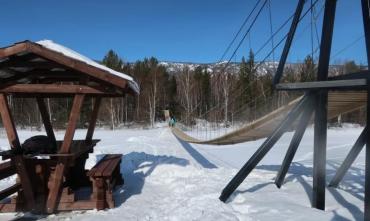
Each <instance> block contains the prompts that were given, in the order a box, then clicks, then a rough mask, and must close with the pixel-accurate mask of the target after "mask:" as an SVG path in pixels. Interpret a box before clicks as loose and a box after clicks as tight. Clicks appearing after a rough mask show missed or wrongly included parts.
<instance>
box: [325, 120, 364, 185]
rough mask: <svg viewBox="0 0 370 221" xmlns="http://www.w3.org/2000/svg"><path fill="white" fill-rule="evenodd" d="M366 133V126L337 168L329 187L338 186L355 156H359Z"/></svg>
mask: <svg viewBox="0 0 370 221" xmlns="http://www.w3.org/2000/svg"><path fill="white" fill-rule="evenodd" d="M367 132H368V126H366V127H365V128H364V130H363V131H362V132H361V135H360V136H359V137H358V139H357V140H356V142H355V144H354V145H353V147H352V148H351V150H350V151H349V153H348V155H347V156H346V158H345V159H344V161H343V163H342V164H341V165H340V167H339V168H338V170H337V172H336V173H335V175H334V177H333V179H332V180H331V181H330V183H329V186H330V187H337V186H338V184H339V182H340V181H341V180H342V179H343V177H344V175H345V174H346V172H347V171H348V169H349V168H350V167H351V165H352V164H353V162H354V161H355V160H356V158H357V156H358V155H359V154H360V152H361V150H362V148H363V147H364V145H365V143H366V136H367Z"/></svg>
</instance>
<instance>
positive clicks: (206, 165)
mask: <svg viewBox="0 0 370 221" xmlns="http://www.w3.org/2000/svg"><path fill="white" fill-rule="evenodd" d="M175 137H176V136H175ZM176 139H177V140H178V141H179V143H180V144H181V146H182V147H183V148H184V149H185V150H186V151H187V152H188V153H189V154H190V156H191V157H193V158H194V160H196V161H197V162H198V163H199V164H200V165H201V166H202V167H203V168H206V169H215V168H217V166H216V165H214V164H213V163H211V162H210V161H209V160H207V158H205V157H204V156H203V155H202V154H201V153H199V151H197V150H196V149H194V147H192V146H191V144H189V143H187V142H185V141H182V140H180V139H179V138H177V137H176Z"/></svg>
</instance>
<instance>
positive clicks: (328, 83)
mask: <svg viewBox="0 0 370 221" xmlns="http://www.w3.org/2000/svg"><path fill="white" fill-rule="evenodd" d="M360 1H361V7H362V19H363V27H364V35H362V36H360V37H358V38H356V40H354V41H353V42H351V43H350V44H349V45H346V46H345V47H344V48H342V49H340V50H338V51H337V52H336V53H334V55H332V56H331V48H332V39H333V30H334V21H335V14H336V7H337V0H324V1H323V4H322V7H319V8H320V9H319V10H317V7H318V3H319V2H320V1H319V0H316V1H313V0H311V1H308V0H307V1H306V0H299V1H298V4H297V7H296V9H295V12H294V13H293V14H292V15H290V16H288V18H287V19H286V20H285V21H284V22H283V23H282V24H281V25H280V26H279V27H278V28H277V29H276V31H275V32H274V31H273V28H272V22H271V20H272V19H271V2H270V0H260V1H257V2H256V4H255V5H254V6H253V7H252V10H251V12H250V13H249V14H248V16H247V17H246V19H245V20H244V21H243V24H242V26H241V27H240V29H239V30H238V32H237V33H236V35H235V36H234V38H233V40H232V41H231V42H230V44H229V45H228V46H227V48H226V50H225V52H224V53H223V54H222V56H221V59H220V61H222V60H224V58H225V56H226V55H227V53H228V52H229V51H230V49H231V48H232V46H233V45H234V44H235V43H236V39H237V38H238V36H239V38H241V39H240V41H239V42H238V43H236V46H235V49H234V51H232V53H231V56H230V58H229V59H228V60H227V62H226V63H225V65H224V67H223V69H222V70H221V71H220V73H219V75H218V76H217V77H219V76H221V75H222V74H224V73H225V72H226V71H227V67H228V66H229V64H230V63H231V61H232V59H233V58H234V57H235V55H236V54H237V51H238V50H239V48H240V47H241V45H242V44H243V42H244V41H245V39H246V38H247V36H249V37H250V34H251V32H252V28H253V26H254V25H255V23H256V21H257V19H258V18H259V16H260V15H261V12H262V11H263V9H265V8H267V7H268V9H269V10H268V12H269V24H270V29H269V30H270V37H269V38H268V39H267V41H266V42H264V43H263V44H262V46H261V47H260V48H259V49H258V50H257V54H258V53H260V52H261V51H263V49H264V48H265V47H266V46H267V45H268V44H269V43H271V50H270V51H269V52H268V53H267V55H266V56H265V57H264V58H263V59H262V60H261V62H259V64H257V65H256V67H255V70H257V69H258V68H259V67H260V66H261V65H263V64H264V63H265V62H266V60H267V59H268V58H270V57H271V56H272V57H273V59H274V56H275V53H276V52H275V51H276V49H277V48H278V47H279V46H280V45H281V44H282V43H284V42H285V44H284V47H283V49H282V51H281V56H280V60H279V64H278V66H277V67H274V68H275V73H274V76H273V79H272V85H273V88H272V89H271V88H267V89H265V90H264V91H263V93H262V94H261V95H259V96H256V97H255V98H254V100H252V101H251V102H249V103H248V104H246V105H245V106H243V107H241V108H240V110H237V111H236V112H238V113H239V115H240V116H239V118H242V117H244V118H246V119H248V120H247V121H246V122H244V123H242V124H240V125H239V126H238V127H231V129H225V130H224V133H222V134H221V133H220V131H221V130H220V128H221V127H226V122H225V123H224V124H218V123H217V122H219V121H220V119H217V118H213V119H211V120H208V119H206V116H208V115H211V114H210V113H212V111H214V110H220V109H223V107H222V104H218V105H215V106H214V107H212V108H211V109H210V110H208V111H207V112H206V113H203V114H202V115H201V116H199V117H198V118H199V119H202V117H204V118H205V119H206V121H207V122H206V123H205V125H206V126H205V127H204V128H205V129H206V130H207V131H209V132H212V131H213V132H214V133H216V135H206V136H205V137H204V136H203V138H200V137H199V136H196V135H197V134H198V133H199V132H198V130H199V125H198V123H196V124H195V127H197V128H196V132H194V130H193V129H194V128H193V125H191V126H190V128H189V126H188V125H189V122H180V123H179V124H178V126H176V127H173V128H172V132H173V134H174V135H175V136H176V137H177V138H179V139H181V140H183V141H185V142H189V143H196V144H211V145H227V144H235V143H242V142H247V141H252V140H256V139H261V138H266V140H265V141H264V142H263V143H262V145H261V146H260V147H259V148H258V149H257V151H256V152H255V153H254V154H253V155H252V156H251V157H250V158H249V159H248V161H247V162H246V163H245V165H244V166H243V167H242V168H241V169H240V171H239V172H238V173H237V174H236V175H235V176H234V178H233V179H232V180H231V181H230V182H229V183H228V184H227V185H226V187H225V188H224V190H223V191H222V193H221V195H220V200H221V201H223V202H227V200H228V198H229V197H230V196H231V194H233V192H234V191H235V190H236V189H237V188H238V186H239V185H240V184H241V183H242V182H243V181H244V180H245V179H246V178H247V176H248V175H249V174H250V172H251V171H252V170H253V169H254V168H255V167H256V166H257V164H258V163H259V162H260V161H261V160H262V159H263V158H264V156H265V155H266V154H267V153H268V152H269V151H270V150H271V148H273V146H274V145H275V143H276V142H277V141H278V140H279V139H280V137H281V136H282V135H283V134H284V133H285V132H287V131H294V136H293V138H292V140H291V143H290V145H289V148H288V150H287V153H286V155H285V158H284V160H283V162H282V165H281V168H280V170H279V171H278V174H277V176H276V179H275V184H276V186H277V187H279V188H280V187H281V186H282V184H283V181H284V178H285V176H286V173H287V171H288V169H289V166H290V164H291V163H292V160H293V158H294V155H295V153H296V151H297V149H298V146H299V144H300V142H301V139H302V137H303V135H304V132H305V129H306V128H307V126H308V125H310V124H314V133H315V135H314V145H313V146H314V157H313V158H314V162H313V192H312V195H313V196H312V202H311V203H312V207H314V208H316V209H321V210H325V189H326V168H325V167H326V145H327V123H328V121H329V120H330V119H333V118H335V117H338V116H340V115H342V114H346V113H349V112H352V111H355V110H359V109H365V108H366V110H367V122H366V125H369V124H370V98H369V97H370V96H369V93H370V73H369V69H368V68H367V70H363V71H360V72H356V73H349V74H345V75H341V76H329V66H330V62H331V60H332V59H334V58H336V57H337V56H338V55H340V54H341V53H342V52H343V51H345V50H347V49H348V48H350V47H352V46H353V45H354V44H356V43H357V42H358V41H360V40H362V39H364V40H365V45H366V47H365V49H366V52H367V62H368V64H370V16H369V13H370V12H369V11H370V2H369V0H360ZM305 6H306V10H304V9H305ZM321 13H323V18H322V31H321V39H319V34H318V33H319V32H318V30H317V29H318V26H317V21H318V18H319V16H321ZM309 14H310V15H311V19H310V22H309V24H308V26H306V27H303V31H304V32H305V31H306V30H307V29H310V30H311V35H310V43H311V55H312V57H314V56H315V55H316V53H318V62H317V63H318V66H317V73H316V79H315V80H314V81H312V82H284V83H282V82H281V79H282V76H283V73H284V67H285V65H286V61H287V58H288V55H289V53H290V49H291V46H292V42H293V39H297V38H298V37H300V36H302V35H304V32H303V33H301V34H298V35H297V33H296V32H297V27H298V26H299V24H300V23H301V21H302V20H303V19H304V18H305V17H306V16H307V15H309ZM253 15H254V16H253ZM249 20H251V22H250V25H249V27H247V28H246V31H245V32H244V34H243V35H242V30H243V29H244V28H245V25H246V24H247V23H248V21H249ZM289 22H290V23H291V24H290V28H289V31H288V32H287V33H285V34H284V33H283V34H281V32H282V30H283V29H284V27H285V26H286V25H287V24H289ZM310 27H311V28H310ZM279 34H280V35H282V36H283V37H282V38H281V39H280V40H279V41H275V38H276V36H278V35H279ZM240 36H241V37H240ZM315 39H316V40H315ZM276 42H277V43H276ZM315 42H317V43H315ZM260 78H261V76H257V78H256V79H255V80H254V81H252V82H250V84H249V85H248V86H247V87H246V88H244V90H242V91H232V92H231V93H230V95H231V96H230V97H231V98H232V99H235V100H236V99H238V98H239V97H240V96H241V94H243V93H245V92H246V90H250V89H251V88H252V87H253V85H256V84H257V82H258V81H259V80H261V79H260ZM270 90H272V91H273V93H270V94H271V96H270V97H269V98H268V99H266V94H267V92H270ZM281 92H283V93H285V94H289V93H292V92H294V93H297V92H298V94H300V96H297V94H295V95H294V96H287V97H288V98H287V99H286V100H285V101H284V102H277V101H276V95H278V96H279V95H281ZM261 101H262V102H264V103H265V108H264V109H263V111H260V110H259V109H257V108H256V104H257V103H258V102H261ZM247 108H249V109H251V108H252V109H253V108H254V113H253V114H251V113H252V112H251V111H246V109H247ZM226 115H227V113H226ZM250 115H253V116H252V117H251V116H250ZM212 116H214V115H212ZM212 120H213V122H215V123H212ZM208 121H210V123H211V125H216V126H215V127H214V128H209V127H208V126H207V123H208ZM365 145H366V169H365V198H364V211H365V212H364V219H365V220H370V150H369V147H370V131H369V130H367V126H366V127H365V129H364V130H363V132H362V133H361V135H360V136H359V138H358V140H357V141H356V143H355V144H354V146H353V147H352V149H351V150H350V151H349V153H348V155H347V157H346V158H345V159H344V161H343V164H342V165H341V166H340V167H339V168H338V171H337V173H336V175H335V176H334V178H333V180H332V181H331V182H330V186H331V187H336V186H337V185H338V183H339V182H340V181H341V179H342V178H343V176H344V174H345V173H346V172H347V171H348V169H349V167H350V166H351V164H352V163H353V162H354V160H355V159H356V157H357V156H358V154H359V152H360V151H361V150H362V148H363V147H364V146H365Z"/></svg>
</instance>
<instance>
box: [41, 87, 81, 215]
mask: <svg viewBox="0 0 370 221" xmlns="http://www.w3.org/2000/svg"><path fill="white" fill-rule="evenodd" d="M83 100H84V95H82V94H77V95H75V98H74V100H73V105H72V110H71V113H70V115H69V121H68V126H67V129H66V133H65V135H64V141H63V143H62V146H61V148H60V150H59V152H60V153H69V151H70V147H71V144H72V141H73V136H74V133H75V130H76V126H77V121H78V119H79V117H80V113H81V107H82V103H83ZM65 170H66V162H65V161H63V160H60V162H59V163H58V165H57V166H56V168H55V174H54V180H52V184H51V187H50V191H49V195H48V199H47V203H46V211H47V212H48V213H53V212H54V211H55V208H56V206H57V205H56V204H57V199H58V197H59V194H60V191H61V187H62V181H63V176H64V173H65Z"/></svg>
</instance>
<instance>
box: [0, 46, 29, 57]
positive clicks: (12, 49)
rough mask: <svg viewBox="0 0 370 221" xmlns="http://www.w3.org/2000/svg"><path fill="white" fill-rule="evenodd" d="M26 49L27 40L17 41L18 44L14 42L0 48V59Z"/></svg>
mask: <svg viewBox="0 0 370 221" xmlns="http://www.w3.org/2000/svg"><path fill="white" fill-rule="evenodd" d="M26 51H28V46H27V42H22V43H18V44H15V45H13V46H11V47H7V48H1V49H0V59H2V58H6V57H8V56H11V55H14V54H18V53H20V52H26Z"/></svg>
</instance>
